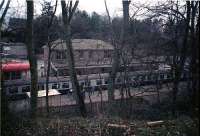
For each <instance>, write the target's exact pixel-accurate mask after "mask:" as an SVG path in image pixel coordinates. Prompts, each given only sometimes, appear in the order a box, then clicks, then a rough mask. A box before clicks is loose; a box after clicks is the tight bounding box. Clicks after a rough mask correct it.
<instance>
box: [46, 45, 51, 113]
mask: <svg viewBox="0 0 200 136" xmlns="http://www.w3.org/2000/svg"><path fill="white" fill-rule="evenodd" d="M47 46H48V60H47V75H46V111H47V116H48V114H49V75H50V66H51V65H50V64H51V61H50V58H51V47H50V45H49V43H48V45H47Z"/></svg>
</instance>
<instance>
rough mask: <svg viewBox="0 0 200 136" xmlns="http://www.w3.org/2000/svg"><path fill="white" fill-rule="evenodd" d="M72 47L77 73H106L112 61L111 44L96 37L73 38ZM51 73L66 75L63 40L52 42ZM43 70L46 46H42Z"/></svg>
mask: <svg viewBox="0 0 200 136" xmlns="http://www.w3.org/2000/svg"><path fill="white" fill-rule="evenodd" d="M72 47H73V51H74V58H75V68H76V70H77V74H78V75H83V74H96V73H108V72H109V69H110V67H111V63H112V53H113V46H112V45H111V44H109V43H107V42H104V41H102V40H96V39H73V40H72ZM52 48H53V50H52V53H51V74H52V75H56V76H68V75H69V72H68V64H67V58H66V44H65V42H64V40H61V39H59V40H56V41H54V42H53V43H52ZM43 49H44V62H46V63H45V71H46V69H47V60H48V47H47V46H44V47H43Z"/></svg>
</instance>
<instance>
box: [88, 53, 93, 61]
mask: <svg viewBox="0 0 200 136" xmlns="http://www.w3.org/2000/svg"><path fill="white" fill-rule="evenodd" d="M92 56H93V55H92V51H89V54H88V57H89V59H91V58H92Z"/></svg>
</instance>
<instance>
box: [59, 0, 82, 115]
mask: <svg viewBox="0 0 200 136" xmlns="http://www.w3.org/2000/svg"><path fill="white" fill-rule="evenodd" d="M78 3H79V1H78V0H76V2H75V4H74V6H73V5H72V4H73V3H72V0H70V1H69V2H68V4H67V5H66V3H65V0H62V1H61V6H62V17H63V24H64V37H65V39H66V47H67V52H66V56H67V61H68V67H69V71H70V78H71V82H72V88H73V90H74V91H75V93H76V96H77V102H78V105H79V108H80V112H81V115H82V116H83V117H86V107H85V103H84V99H83V96H82V94H81V90H80V87H79V83H78V79H77V74H76V70H75V61H74V54H73V48H72V41H71V39H72V38H71V20H72V17H73V15H74V13H75V11H76V8H77V6H78Z"/></svg>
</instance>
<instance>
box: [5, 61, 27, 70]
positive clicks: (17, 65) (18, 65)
mask: <svg viewBox="0 0 200 136" xmlns="http://www.w3.org/2000/svg"><path fill="white" fill-rule="evenodd" d="M29 69H30V65H29V63H28V62H17V61H13V62H7V63H3V64H2V71H3V72H13V71H28V70H29Z"/></svg>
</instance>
